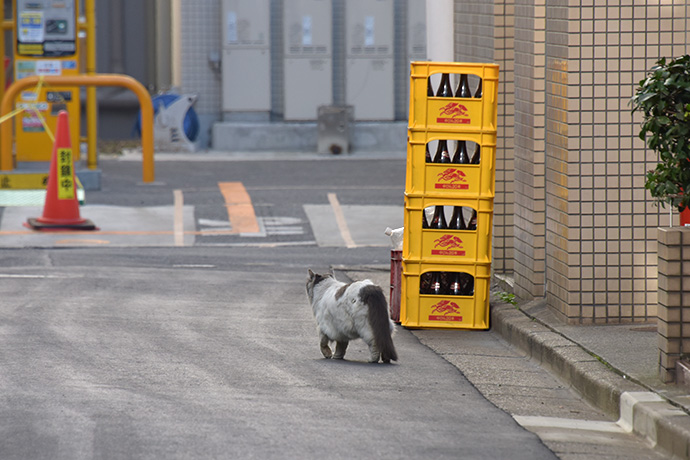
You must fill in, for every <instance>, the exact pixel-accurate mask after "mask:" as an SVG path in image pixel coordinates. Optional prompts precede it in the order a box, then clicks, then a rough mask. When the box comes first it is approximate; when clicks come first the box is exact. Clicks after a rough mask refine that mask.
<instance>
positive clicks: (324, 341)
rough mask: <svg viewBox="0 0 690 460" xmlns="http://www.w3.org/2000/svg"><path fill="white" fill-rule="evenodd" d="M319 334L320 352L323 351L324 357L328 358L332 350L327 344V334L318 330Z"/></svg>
mask: <svg viewBox="0 0 690 460" xmlns="http://www.w3.org/2000/svg"><path fill="white" fill-rule="evenodd" d="M319 335H320V336H321V353H323V356H324V358H326V359H329V358H330V357H331V356H333V352H332V351H331V347H329V346H328V336H327V335H326V334H324V333H323V332H319Z"/></svg>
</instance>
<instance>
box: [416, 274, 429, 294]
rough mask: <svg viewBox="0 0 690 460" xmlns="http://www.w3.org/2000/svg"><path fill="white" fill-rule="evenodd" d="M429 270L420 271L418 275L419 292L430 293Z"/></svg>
mask: <svg viewBox="0 0 690 460" xmlns="http://www.w3.org/2000/svg"><path fill="white" fill-rule="evenodd" d="M430 286H431V272H426V273H422V276H420V277H419V293H420V294H431V289H430Z"/></svg>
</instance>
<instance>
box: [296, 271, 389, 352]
mask: <svg viewBox="0 0 690 460" xmlns="http://www.w3.org/2000/svg"><path fill="white" fill-rule="evenodd" d="M307 296H308V297H309V302H310V303H311V306H312V310H313V311H314V318H316V323H317V325H318V330H319V336H320V338H321V353H323V355H324V356H325V357H326V358H333V359H343V357H344V356H345V350H347V345H348V343H349V342H350V340H354V339H357V338H361V339H362V340H364V342H366V344H367V345H368V346H369V353H370V357H369V362H371V363H378V362H379V359H380V360H381V361H383V362H384V363H389V362H390V361H391V360H393V361H397V360H398V354H397V353H396V351H395V346H393V339H392V337H391V335H392V333H393V331H394V329H395V324H393V321H391V319H390V313H389V311H388V303H387V302H386V297H385V295H384V294H383V290H382V289H381V288H380V287H379V286H377V285H375V284H374V283H373V282H372V281H371V280H364V281H355V282H353V283H349V284H345V283H342V282H340V281H337V280H336V279H335V278H333V276H332V275H319V274H316V273H314V272H313V271H311V270H309V279H308V280H307ZM329 342H335V343H336V345H335V353H333V352H332V351H331V347H330V346H329V345H328V344H329Z"/></svg>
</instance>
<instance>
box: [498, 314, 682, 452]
mask: <svg viewBox="0 0 690 460" xmlns="http://www.w3.org/2000/svg"><path fill="white" fill-rule="evenodd" d="M491 328H492V329H493V330H495V331H496V332H497V333H498V334H500V335H501V336H502V337H503V338H504V339H505V340H506V341H507V342H509V343H510V344H511V345H512V346H514V347H516V348H518V349H520V350H522V351H523V352H524V353H526V354H527V355H528V356H530V357H531V358H533V359H535V360H537V361H538V362H539V363H540V364H541V365H543V366H544V367H546V368H547V369H549V370H550V371H551V372H553V373H554V374H555V375H556V376H558V377H559V378H561V379H562V380H563V381H565V382H567V383H569V384H570V385H571V387H572V388H573V389H575V390H576V391H577V392H579V393H580V394H581V395H582V396H583V397H584V398H585V399H586V400H587V401H588V402H589V403H590V404H592V405H594V406H595V407H597V408H599V409H600V410H602V411H604V412H606V413H607V414H609V415H610V416H612V417H614V418H615V417H619V421H618V423H619V424H620V425H621V426H623V427H624V428H626V429H627V430H629V431H632V432H634V433H636V434H637V435H639V436H642V437H643V438H645V439H647V440H648V441H649V442H651V443H652V444H653V445H654V446H656V447H657V448H659V449H661V450H663V451H665V452H666V453H668V454H671V455H673V458H682V459H690V415H688V414H687V413H685V412H684V411H683V410H681V409H679V408H677V407H676V406H674V405H672V404H670V403H669V402H668V401H667V400H666V399H664V398H663V397H662V396H661V395H658V394H656V393H654V392H652V391H649V389H647V388H645V387H643V386H641V385H638V384H636V383H634V382H631V381H630V380H628V379H627V378H625V377H624V376H623V374H622V373H620V372H617V371H616V370H615V369H613V368H612V367H611V366H609V365H608V364H606V363H605V362H603V360H600V359H598V358H597V357H595V356H593V355H592V354H590V353H588V352H587V351H586V350H585V349H584V348H583V347H581V346H580V345H578V344H577V343H576V342H573V341H572V340H570V339H568V338H567V337H565V336H563V335H561V334H560V333H558V332H556V331H554V330H552V329H551V328H549V327H547V326H545V325H544V324H542V323H540V322H539V321H537V320H535V319H534V318H531V317H530V316H528V315H527V314H526V313H525V312H523V311H521V310H520V309H518V308H516V307H514V306H512V305H508V304H504V303H496V304H492V305H491Z"/></svg>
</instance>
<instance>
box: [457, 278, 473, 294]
mask: <svg viewBox="0 0 690 460" xmlns="http://www.w3.org/2000/svg"><path fill="white" fill-rule="evenodd" d="M462 275H463V276H462V282H461V287H460V289H461V292H462V294H460V295H474V276H472V275H470V274H468V273H463V274H462Z"/></svg>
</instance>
